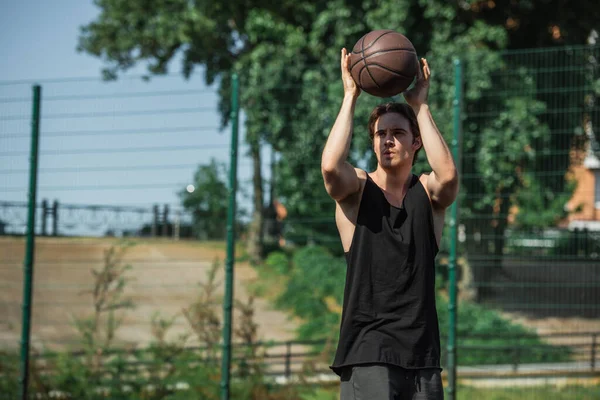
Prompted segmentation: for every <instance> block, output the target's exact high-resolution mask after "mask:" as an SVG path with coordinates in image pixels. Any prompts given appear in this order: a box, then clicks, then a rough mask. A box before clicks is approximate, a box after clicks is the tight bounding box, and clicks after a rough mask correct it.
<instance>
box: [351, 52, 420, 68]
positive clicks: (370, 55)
mask: <svg viewBox="0 0 600 400" xmlns="http://www.w3.org/2000/svg"><path fill="white" fill-rule="evenodd" d="M399 50H404V51H406V52H408V53H413V54H414V55H417V53H416V52H415V51H414V49H411V48H408V49H407V48H404V47H397V48H395V49H386V50H379V51H376V52H375V53H373V54H369V55H368V56H366V57H365V55H364V52H362V53H363V54H362V57H361V59H360V60H358V61H357V62H355V63H354V64H352V65H350V70H352V69H353V68H354V67H355V66H356V64H358V63H359V62H361V61H363V60H365V59H367V58H370V57H373V56H376V55H380V54H386V53H389V52H391V51H399ZM352 53H353V54H359V53H357V52H354V51H353V52H352ZM365 64H366V62H365Z"/></svg>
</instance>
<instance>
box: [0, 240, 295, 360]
mask: <svg viewBox="0 0 600 400" xmlns="http://www.w3.org/2000/svg"><path fill="white" fill-rule="evenodd" d="M117 243H118V239H108V238H106V239H105V238H81V239H73V238H69V239H66V238H37V239H36V253H35V270H34V286H33V287H34V292H33V313H32V336H31V337H32V343H33V344H34V345H35V346H36V347H38V348H41V347H46V348H53V349H60V348H65V347H70V345H74V346H76V345H77V343H78V340H79V337H80V335H78V333H77V331H76V329H75V328H74V326H73V318H75V317H84V316H91V315H93V310H94V309H93V301H92V300H93V296H92V294H91V293H90V290H91V289H92V288H93V283H94V278H93V274H92V269H95V270H100V269H101V268H102V266H103V264H104V260H103V257H104V251H105V250H106V249H108V248H109V247H111V246H113V245H115V244H117ZM24 247H25V242H24V239H22V238H12V237H2V238H0V315H1V318H0V347H2V348H5V349H6V348H16V347H17V346H18V345H19V340H20V335H21V318H22V317H21V303H22V300H23V259H24V254H25V253H24V252H25V248H24ZM215 258H217V259H218V260H220V262H221V265H223V264H224V260H225V250H224V246H223V244H219V243H217V244H213V245H210V244H205V243H198V242H188V241H177V242H173V241H167V240H158V239H157V240H149V239H144V240H138V241H137V244H136V245H135V246H133V247H131V248H130V249H129V250H128V251H127V253H126V256H125V257H124V259H123V261H124V263H126V264H129V265H131V267H132V269H131V270H130V271H129V272H127V274H126V276H127V278H128V279H129V280H130V281H129V283H128V284H127V285H126V289H125V295H126V297H128V298H130V299H131V300H132V301H133V303H134V304H135V308H134V309H132V310H126V311H124V312H123V313H122V315H123V316H124V322H123V324H122V326H121V327H120V328H119V329H118V330H117V332H116V341H117V342H118V343H120V344H121V345H133V346H143V345H145V344H148V343H149V342H150V341H151V340H152V339H153V335H152V329H151V323H150V322H151V319H152V315H153V314H154V313H159V314H160V315H161V316H162V317H164V318H175V322H174V325H173V327H172V329H171V330H170V331H169V336H168V337H171V338H175V337H176V336H177V335H179V334H182V333H190V332H191V329H190V325H189V323H188V322H187V320H186V319H185V318H184V317H183V315H182V309H184V308H185V307H188V306H189V305H190V304H191V303H192V302H193V301H194V299H195V298H196V297H197V296H198V293H199V292H200V289H199V283H201V282H206V280H207V272H208V271H209V270H210V268H211V266H212V264H213V262H214V260H215ZM234 274H235V275H234V276H235V285H234V295H235V298H236V299H238V300H240V301H242V302H244V303H247V299H248V290H247V284H248V283H250V282H252V280H254V279H256V272H255V270H254V269H253V268H251V267H250V266H249V265H248V264H246V263H236V265H235V273H234ZM217 281H218V282H220V285H219V292H220V293H221V294H222V293H223V288H224V285H223V282H224V268H223V267H221V268H220V269H219V273H218V274H217ZM254 306H255V315H254V317H255V322H256V323H257V325H258V335H257V336H258V339H259V340H273V341H285V340H291V339H293V338H294V329H295V325H294V324H293V322H291V321H290V319H289V318H288V316H287V315H285V314H284V313H282V312H279V311H276V310H273V309H272V307H271V306H270V305H269V304H267V302H266V301H265V300H262V299H255V301H254ZM215 307H216V312H217V313H218V315H219V316H221V315H222V305H221V303H219V304H217V305H216V306H215ZM235 327H236V326H235V323H234V329H235Z"/></svg>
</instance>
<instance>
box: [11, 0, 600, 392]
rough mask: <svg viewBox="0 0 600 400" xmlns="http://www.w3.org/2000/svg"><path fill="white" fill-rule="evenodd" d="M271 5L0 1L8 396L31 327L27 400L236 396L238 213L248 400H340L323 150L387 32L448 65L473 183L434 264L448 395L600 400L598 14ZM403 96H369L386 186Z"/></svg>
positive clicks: (444, 98)
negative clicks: (358, 66) (360, 61)
mask: <svg viewBox="0 0 600 400" xmlns="http://www.w3.org/2000/svg"><path fill="white" fill-rule="evenodd" d="M262 3H263V2H260V1H254V0H246V1H235V0H234V1H229V2H220V1H205V0H192V1H184V0H171V1H155V2H149V1H142V0H130V1H127V2H124V1H117V0H96V1H93V2H92V1H73V0H64V1H62V2H60V3H59V4H56V3H55V4H51V3H47V2H41V1H33V0H25V1H22V2H19V3H8V2H4V3H2V4H0V33H1V34H0V49H1V50H2V54H3V55H4V60H5V61H4V62H3V63H1V64H0V312H1V314H0V397H1V398H7V399H15V398H19V393H20V391H19V389H20V385H22V377H23V369H22V368H20V363H21V362H22V361H23V353H22V351H23V343H24V342H23V341H24V336H23V334H22V328H23V324H24V323H27V321H30V323H31V337H30V342H29V343H26V344H27V346H26V348H27V349H28V352H29V354H30V359H29V366H28V388H29V395H30V396H31V398H33V397H35V398H64V399H83V398H85V399H95V398H114V399H139V398H145V399H178V398H182V399H183V398H185V399H189V398H199V399H218V398H219V396H220V394H221V392H220V389H221V388H220V383H221V359H220V357H221V356H222V351H221V346H222V344H223V343H222V340H223V339H222V332H223V328H224V326H225V325H226V324H227V321H226V320H225V319H224V317H223V304H224V298H223V296H224V294H225V285H224V283H225V279H226V276H225V259H226V247H227V246H226V234H227V224H226V221H227V212H228V206H229V196H230V194H232V193H234V194H235V197H236V199H237V213H236V216H235V225H234V227H235V239H236V240H235V276H234V285H233V286H234V291H233V293H234V304H233V325H232V335H233V339H232V340H233V345H232V353H231V354H232V364H231V379H232V380H231V398H235V399H304V400H306V399H313V400H326V399H337V398H338V397H339V393H338V385H339V380H338V377H337V376H336V375H334V374H333V373H332V372H331V370H330V369H329V368H328V366H329V365H330V363H331V362H332V359H333V351H334V350H335V346H336V344H337V338H338V336H337V335H338V329H339V322H340V315H341V304H342V298H343V287H344V279H345V268H346V266H345V261H344V259H343V252H342V247H341V243H340V241H339V238H338V236H337V230H336V227H335V221H334V207H335V206H334V203H333V201H332V200H331V199H330V198H329V197H328V196H327V193H326V192H325V190H324V186H323V182H322V177H321V171H320V155H321V151H322V149H323V146H324V144H325V141H326V138H327V135H328V134H329V130H330V129H331V126H332V124H333V122H334V120H335V118H336V116H337V112H338V110H339V107H340V104H341V99H342V85H341V80H340V70H339V54H340V49H341V48H342V47H346V48H348V49H351V48H352V47H353V46H354V44H355V43H356V41H357V40H358V39H359V38H360V37H361V36H363V35H364V34H365V33H367V32H369V31H371V30H375V29H393V30H396V31H398V32H400V33H403V34H405V35H406V36H407V37H408V38H409V39H410V40H411V41H412V42H413V44H414V46H415V48H416V50H417V52H418V55H419V56H420V57H425V58H427V60H428V62H429V64H430V66H431V69H432V83H431V90H430V95H429V99H430V107H431V110H432V114H433V115H434V118H435V119H436V122H437V123H438V126H439V127H440V130H441V131H442V133H443V134H444V136H445V138H446V140H447V142H448V143H449V145H450V146H451V147H452V148H453V150H454V151H455V152H456V153H455V154H457V159H458V161H459V166H460V176H461V192H460V195H459V199H458V200H457V202H456V211H457V214H456V215H457V220H456V222H457V223H456V225H452V224H450V223H447V224H446V229H445V232H444V237H443V245H442V248H441V251H440V254H439V255H438V257H437V260H436V261H437V262H436V274H437V285H436V289H437V308H438V316H439V319H440V328H441V340H442V346H443V352H444V354H443V364H444V372H443V377H444V380H445V381H444V382H445V387H446V390H447V392H446V396H447V398H451V399H454V398H458V399H474V398H485V399H530V398H531V399H535V398H544V399H595V398H598V397H600V372H599V371H600V367H599V365H598V364H599V362H600V356H598V353H599V352H600V290H599V289H600V158H599V157H600V133H599V132H600V128H599V126H600V106H599V104H598V101H599V96H600V65H599V63H600V43H598V40H600V37H599V33H600V26H599V25H598V21H600V4H597V2H592V1H584V0H582V1H574V2H561V1H541V2H530V1H521V2H516V1H499V0H489V1H475V0H464V1H452V2H447V1H442V0H431V1H417V0H395V1H388V0H378V1H374V0H333V1H310V2H308V1H287V0H284V1H281V2H279V3H278V4H275V3H273V4H270V3H269V4H262ZM234 75H235V76H237V77H238V78H239V90H234V87H233V86H234V85H232V79H233V76H234ZM38 90H39V91H38ZM36 91H37V92H36ZM36 93H37V95H36ZM390 100H393V101H403V98H402V96H401V95H400V96H396V97H395V98H391V99H382V98H376V97H373V96H370V95H368V94H366V93H363V94H361V96H360V97H359V99H358V104H357V108H356V114H355V120H354V123H355V132H354V137H353V142H352V150H351V154H350V158H351V162H352V163H353V164H354V165H355V166H358V167H361V168H365V169H367V170H372V169H374V168H375V165H376V164H375V163H376V160H375V158H374V156H373V153H372V149H371V147H370V142H369V139H368V135H367V126H366V124H367V119H368V115H369V113H370V111H371V110H372V108H373V107H374V106H375V105H377V104H379V103H381V102H384V101H390ZM38 107H39V110H40V111H39V116H38V115H36V113H35V112H34V110H36V109H37V108H38ZM237 115H239V132H238V133H239V146H238V147H237V151H238V153H237V158H233V152H232V150H231V147H232V136H233V131H234V130H235V124H232V118H235V116H237ZM36 117H38V118H36ZM36 127H39V143H38V146H37V148H38V154H39V158H38V160H37V167H36V168H33V167H34V164H33V163H32V157H31V149H32V144H35V143H36V141H35V140H33V141H32V138H34V137H35V135H34V133H35V128H36ZM233 144H235V142H234V143H233ZM232 162H234V163H235V164H236V165H237V190H236V191H232V187H231V185H230V182H229V172H230V169H231V165H232ZM36 170H37V182H36V185H35V187H36V188H37V195H36V201H35V204H34V206H35V207H34V208H30V207H29V206H30V204H29V203H28V200H29V197H28V194H29V187H30V186H29V185H30V176H31V174H32V172H33V171H36ZM429 170H430V167H429V165H428V164H427V160H426V157H425V155H424V154H421V155H420V156H419V159H418V161H417V163H416V165H415V167H414V170H413V172H414V173H416V174H419V173H422V172H429ZM30 210H33V211H34V215H35V223H34V224H32V226H31V227H28V221H29V219H28V216H29V214H28V213H29V211H30ZM451 216H452V214H451V213H450V212H448V222H449V220H450V218H451ZM452 226H455V227H456V229H454V230H452V229H451V227H452ZM28 229H29V230H30V231H32V232H34V233H35V243H34V246H33V247H28V246H27V241H26V234H27V232H28ZM28 257H29V260H30V262H31V265H32V266H33V274H28V270H27V269H26V268H24V266H26V265H27V258H28ZM452 268H454V269H455V270H456V277H455V278H456V279H454V276H453V274H450V273H449V271H450V270H451V269H452ZM28 276H29V277H31V278H32V279H31V280H28V278H27V277H28ZM28 284H30V285H31V288H32V291H33V297H32V298H33V302H32V304H31V314H29V313H28V307H27V305H26V304H25V303H24V290H25V289H24V287H26V286H27V285H28ZM451 288H456V289H457V298H454V296H451V295H450V294H451ZM454 308H455V309H456V310H457V318H456V324H454V322H453V319H452V318H451V315H452V314H451V313H450V311H449V310H452V309H454ZM454 333H455V335H454ZM454 340H455V341H454ZM448 344H450V345H451V347H452V345H453V344H455V346H456V359H455V360H454V359H452V358H451V357H450V360H449V357H448V354H447V346H448ZM451 371H453V372H454V373H455V376H456V380H454V379H453V378H452V379H449V372H451ZM20 379H21V382H20ZM2 396H4V397H2Z"/></svg>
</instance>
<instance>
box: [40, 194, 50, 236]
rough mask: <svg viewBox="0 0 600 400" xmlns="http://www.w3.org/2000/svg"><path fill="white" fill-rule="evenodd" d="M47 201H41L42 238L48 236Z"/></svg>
mask: <svg viewBox="0 0 600 400" xmlns="http://www.w3.org/2000/svg"><path fill="white" fill-rule="evenodd" d="M49 211H50V209H49V208H48V200H46V199H44V200H42V236H48V214H49Z"/></svg>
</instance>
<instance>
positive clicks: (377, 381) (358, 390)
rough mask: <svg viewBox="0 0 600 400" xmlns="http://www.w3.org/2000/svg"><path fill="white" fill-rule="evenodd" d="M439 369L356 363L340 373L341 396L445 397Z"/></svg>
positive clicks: (369, 399) (380, 399)
mask: <svg viewBox="0 0 600 400" xmlns="http://www.w3.org/2000/svg"><path fill="white" fill-rule="evenodd" d="M443 399H444V389H443V387H442V376H441V371H440V370H439V369H434V368H428V369H414V370H412V369H404V368H401V367H397V366H394V365H371V364H367V365H355V366H351V367H346V368H344V370H343V371H342V373H341V385H340V400H443Z"/></svg>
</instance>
